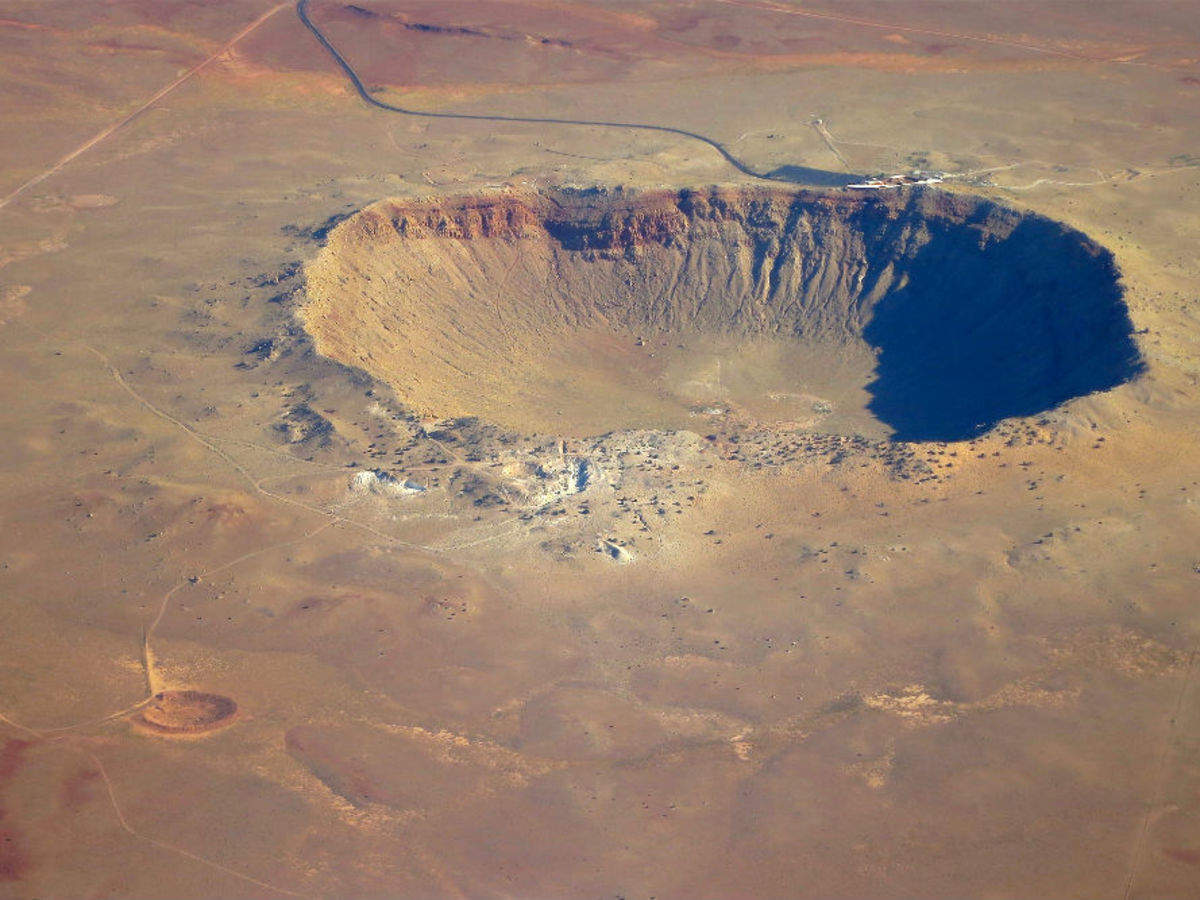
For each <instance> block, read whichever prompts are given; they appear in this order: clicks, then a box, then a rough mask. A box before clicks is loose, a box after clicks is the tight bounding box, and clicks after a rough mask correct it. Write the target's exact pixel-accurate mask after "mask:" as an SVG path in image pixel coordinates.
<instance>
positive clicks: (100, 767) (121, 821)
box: [82, 750, 311, 897]
mask: <svg viewBox="0 0 1200 900" xmlns="http://www.w3.org/2000/svg"><path fill="white" fill-rule="evenodd" d="M82 752H83V753H84V754H85V755H86V756H87V757H88V758H89V759H90V760H91V761H92V763H93V764H94V765H95V766H96V771H97V772H99V773H100V779H101V781H103V782H104V789H105V791H106V792H107V794H108V802H109V805H110V806H111V807H112V810H113V815H115V816H116V819H117V824H118V825H120V826H121V830H122V831H124V832H126V833H127V834H129V835H131V836H132V837H135V838H138V839H139V840H142V841H145V842H146V843H148V844H150V845H151V846H154V847H157V848H158V849H159V850H167V851H169V852H171V853H175V854H178V855H179V856H183V857H186V858H187V859H190V860H192V861H194V862H198V863H200V864H202V865H205V866H208V867H209V868H211V869H215V870H217V871H218V872H224V873H225V874H226V875H230V876H232V877H234V878H237V879H239V880H240V881H244V882H246V883H247V884H251V885H253V886H254V887H257V888H263V889H265V890H268V891H271V892H272V893H275V894H284V895H286V896H288V897H308V896H311V895H310V894H302V893H300V892H298V891H292V890H288V889H287V888H281V887H279V886H277V885H274V884H270V883H269V882H266V881H261V880H259V879H257V878H255V877H253V876H252V875H246V874H244V873H242V872H239V871H237V870H236V869H231V868H229V866H225V865H222V864H221V863H219V862H214V861H213V860H211V859H207V858H205V857H203V856H201V855H200V854H198V853H193V852H192V851H191V850H188V849H186V848H184V847H177V846H176V845H175V844H168V843H167V842H166V841H160V840H159V839H158V838H156V837H152V836H150V835H148V834H145V833H143V832H141V831H139V830H138V829H136V828H134V827H133V826H132V825H130V824H129V820H128V819H127V818H125V812H124V811H123V810H122V809H121V804H120V803H118V802H117V792H116V789H115V788H114V787H113V782H112V778H111V777H109V774H108V770H107V769H106V768H105V767H104V763H102V762H101V761H100V757H98V756H96V754H95V753H92V752H91V751H90V750H84V751H82Z"/></svg>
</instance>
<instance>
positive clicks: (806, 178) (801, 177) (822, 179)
mask: <svg viewBox="0 0 1200 900" xmlns="http://www.w3.org/2000/svg"><path fill="white" fill-rule="evenodd" d="M309 2H310V0H299V2H298V3H297V4H296V15H298V16H299V17H300V21H301V22H303V23H304V27H305V28H307V29H308V30H309V31H311V32H312V33H313V36H314V37H316V39H317V40H318V41H320V42H321V46H322V47H324V48H325V50H326V51H327V52H328V53H329V55H330V56H331V57H333V61H334V62H336V63H337V64H338V66H339V68H341V70H342V71H343V72H344V73H345V74H346V77H347V78H349V79H350V83H351V84H352V85H354V90H355V91H357V92H358V96H359V97H361V98H362V99H363V100H364V101H366V102H367V103H369V104H370V105H371V106H375V107H378V108H379V109H385V110H387V111H388V112H395V113H401V114H402V115H406V116H420V117H422V118H426V119H465V120H468V121H473V122H518V123H525V124H530V125H583V126H588V127H592V128H629V129H634V130H637V131H657V132H660V133H662V134H674V135H679V136H680V137H685V138H690V139H691V140H694V141H700V142H701V143H702V144H707V145H708V146H709V147H711V148H712V149H714V150H716V151H717V152H718V153H720V154H721V156H722V157H724V159H725V161H726V162H727V163H729V164H730V165H731V166H733V167H734V168H735V169H737V170H738V171H739V172H741V173H742V174H743V175H749V176H750V177H751V178H759V179H762V180H763V181H783V182H790V183H808V184H814V185H824V186H828V185H831V184H846V183H849V182H851V181H854V180H856V179H857V177H858V176H852V177H846V176H843V175H841V174H840V173H834V172H825V171H823V170H820V169H809V168H805V167H801V166H782V167H780V168H779V169H776V170H774V171H771V172H759V171H756V170H755V169H752V168H750V166H748V165H746V164H745V163H744V162H742V161H741V160H740V159H738V158H737V157H736V156H734V155H733V154H732V153H730V152H729V151H728V150H726V149H725V147H724V146H723V145H722V144H721V143H719V142H718V141H715V140H713V139H712V138H710V137H706V136H704V135H702V134H697V133H696V132H694V131H687V130H686V129H683V128H673V127H671V126H669V125H648V124H645V123H643V122H600V121H592V120H589V119H557V118H550V117H540V116H503V115H482V114H473V113H449V112H425V111H423V110H417V109H406V108H405V107H402V106H395V105H394V104H391V103H384V102H383V101H382V100H379V99H377V98H376V97H373V96H372V95H371V93H370V91H368V90H367V88H366V85H364V84H363V82H362V79H361V78H359V77H358V73H357V72H356V71H354V67H353V66H352V65H350V63H349V61H348V60H347V59H346V57H344V56H343V55H342V54H341V51H339V50H338V49H337V47H335V46H334V45H333V42H332V41H330V40H329V38H328V37H327V36H326V35H325V33H324V32H323V31H321V29H320V28H318V27H317V26H316V25H315V24H314V23H313V20H312V19H310V18H309V16H308V4H309Z"/></svg>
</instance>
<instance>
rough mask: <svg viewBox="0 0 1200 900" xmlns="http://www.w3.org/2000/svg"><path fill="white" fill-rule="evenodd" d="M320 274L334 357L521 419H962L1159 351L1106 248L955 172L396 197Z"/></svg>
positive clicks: (427, 408) (900, 427)
mask: <svg viewBox="0 0 1200 900" xmlns="http://www.w3.org/2000/svg"><path fill="white" fill-rule="evenodd" d="M306 279H307V290H306V297H305V301H304V303H303V305H302V306H301V308H300V311H299V315H300V317H301V319H302V321H303V323H304V325H305V327H306V328H307V329H308V331H309V332H310V333H311V334H312V336H313V338H314V340H315V343H316V346H317V349H318V350H319V352H321V353H323V354H325V355H327V356H329V357H332V358H333V359H336V360H338V361H339V362H342V363H346V364H349V365H353V366H357V367H360V368H362V369H365V370H366V371H367V372H369V373H371V374H372V375H374V376H376V377H378V378H380V379H382V380H384V381H386V382H388V383H390V384H391V385H392V386H393V387H394V388H395V390H396V392H397V393H398V395H399V396H400V397H401V398H402V399H403V400H404V401H405V402H407V403H408V404H410V405H411V406H412V407H413V408H414V409H415V410H416V411H417V412H419V413H421V414H425V415H431V416H437V417H454V416H467V415H477V416H481V417H483V418H485V419H489V420H491V421H494V422H497V423H499V424H501V425H504V426H506V427H509V428H513V429H515V430H519V431H524V432H530V431H535V432H549V433H551V434H560V435H564V436H587V435H593V434H598V433H602V432H608V431H614V430H623V429H634V428H652V429H672V428H686V429H691V430H698V429H700V428H703V427H704V425H703V419H704V418H706V417H713V416H720V417H728V418H730V419H731V420H733V421H735V422H736V421H745V422H753V423H756V424H759V425H764V424H778V425H780V426H781V427H788V428H812V429H816V430H823V431H854V432H858V433H862V434H867V435H872V436H876V437H883V436H891V437H893V438H895V439H899V440H912V441H923V440H961V439H966V438H970V437H973V436H975V435H977V434H979V433H981V432H983V431H986V430H987V429H989V428H991V427H992V426H994V425H995V424H996V423H997V422H999V421H1000V420H1001V419H1004V418H1007V417H1011V416H1025V415H1033V414H1037V413H1040V412H1043V411H1045V410H1048V409H1050V408H1053V407H1055V406H1057V405H1059V404H1061V403H1063V402H1065V401H1067V400H1070V399H1072V398H1075V397H1079V396H1083V395H1086V394H1089V393H1092V392H1095V391H1101V390H1106V389H1109V388H1112V387H1114V386H1116V385H1119V384H1121V383H1123V382H1125V381H1127V380H1129V379H1130V378H1132V377H1134V376H1135V375H1136V374H1137V373H1138V372H1139V371H1140V370H1141V368H1142V362H1141V359H1140V356H1139V354H1138V351H1137V348H1136V346H1135V344H1134V342H1133V338H1132V327H1131V324H1130V320H1129V315H1128V312H1127V310H1126V307H1125V304H1124V302H1123V298H1122V290H1121V287H1120V283H1119V273H1118V271H1117V269H1116V267H1115V265H1114V263H1113V260H1112V257H1111V254H1109V253H1108V251H1106V250H1105V249H1104V248H1102V247H1101V246H1100V245H1098V244H1097V243H1096V242H1094V241H1093V240H1091V239H1090V238H1088V237H1087V236H1086V235H1084V234H1082V233H1081V232H1079V231H1076V230H1074V229H1071V228H1069V227H1067V226H1065V225H1063V224H1061V223H1059V222H1055V221H1052V220H1050V219H1047V218H1045V217H1042V216H1038V215H1034V214H1030V213H1023V212H1019V211H1017V210H1013V209H1010V208H1007V207H1005V206H1002V205H1000V204H997V203H994V202H992V201H989V200H985V199H981V198H975V197H967V196H959V195H954V194H950V193H947V192H943V191H928V190H905V191H903V192H901V191H897V192H889V193H887V194H882V193H875V194H870V195H862V194H851V193H848V192H845V191H822V190H802V191H788V190H781V189H759V188H754V189H718V188H713V189H707V190H695V191H692V190H689V191H680V192H657V193H647V194H636V195H631V194H627V193H625V192H622V191H619V190H618V191H606V190H600V189H593V190H588V191H558V192H553V193H546V194H498V195H490V196H482V197H458V198H451V199H446V200H440V201H400V200H386V201H382V202H379V203H376V204H374V205H372V206H370V207H368V208H366V209H364V210H362V211H361V212H359V213H357V214H355V215H354V216H352V217H350V218H349V219H347V220H346V221H345V222H343V223H341V224H340V225H338V226H337V228H335V229H334V230H333V231H332V232H331V233H330V234H329V236H328V241H327V243H326V245H325V247H324V248H323V250H322V251H321V253H320V254H319V256H318V257H317V258H316V259H315V260H314V261H313V262H312V263H310V264H309V265H308V267H307V268H306ZM698 419H699V420H700V421H699V422H698V421H697V420H698Z"/></svg>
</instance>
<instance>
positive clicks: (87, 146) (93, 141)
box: [0, 3, 288, 209]
mask: <svg viewBox="0 0 1200 900" xmlns="http://www.w3.org/2000/svg"><path fill="white" fill-rule="evenodd" d="M286 6H288V4H287V3H280V4H277V5H276V6H272V7H271V8H270V9H268V10H267V11H266V12H265V13H263V14H262V15H261V16H259V17H258V18H257V19H255V20H254V21H253V22H251V23H250V24H249V25H247V26H246V27H245V28H243V29H242V30H241V31H239V32H238V33H237V34H235V35H234V36H233V37H232V38H230V39H229V40H228V41H226V42H225V43H224V44H222V45H221V47H220V48H219V49H218V50H217V52H216V53H214V54H212V55H211V56H209V57H208V58H206V59H204V60H202V61H201V62H200V63H198V64H197V65H195V66H193V67H192V68H190V69H188V70H187V71H186V72H184V73H183V74H182V75H180V76H179V77H178V78H176V79H175V80H174V81H172V82H171V83H170V84H168V85H167V86H166V87H164V88H162V89H160V90H159V91H158V92H157V93H156V94H155V95H154V96H153V97H151V98H150V99H149V100H147V101H146V102H145V103H143V104H142V105H141V106H139V107H138V108H137V109H135V110H134V111H133V112H131V113H129V114H128V115H126V116H124V117H123V118H121V119H118V120H117V121H116V122H114V123H113V124H111V125H109V126H108V127H107V128H105V129H104V130H103V131H101V132H100V133H99V134H97V135H95V136H94V137H92V138H90V139H88V140H86V141H84V142H83V143H82V144H80V145H79V146H78V147H76V148H75V149H74V150H72V151H71V152H70V153H68V154H67V155H66V156H64V157H63V158H62V159H60V160H59V161H58V162H56V163H55V164H54V165H52V166H51V167H50V168H48V169H46V170H45V171H44V172H41V173H39V174H37V175H35V176H34V177H33V178H30V179H29V180H28V181H26V182H25V183H24V184H22V185H19V186H18V187H17V188H16V190H14V191H12V192H11V193H10V194H8V196H6V197H4V198H3V199H2V200H0V209H3V208H4V207H5V206H8V204H9V203H11V202H12V201H13V200H15V199H16V198H17V197H19V196H20V195H21V194H23V193H24V192H25V191H27V190H29V188H31V187H33V186H34V185H36V184H41V183H42V182H43V181H45V180H46V179H47V178H49V177H50V176H51V175H53V174H54V173H55V172H58V171H59V170H60V169H62V168H63V166H65V165H67V164H68V163H69V162H71V160H73V159H75V158H76V157H79V156H82V155H83V154H84V153H86V152H87V151H88V150H91V149H92V148H93V147H95V146H96V145H97V144H99V143H100V142H101V141H103V140H104V139H105V138H107V137H109V136H110V135H112V134H113V132H115V131H118V130H119V129H121V128H123V127H124V126H126V125H128V124H129V123H130V122H132V121H133V120H134V119H136V118H137V117H138V116H140V115H141V114H142V113H144V112H145V111H146V110H148V109H149V108H150V107H152V106H153V105H154V104H155V103H157V102H158V101H159V100H161V99H162V98H163V97H165V96H167V94H169V93H171V91H173V90H175V88H177V87H179V86H180V85H181V84H183V83H184V82H185V81H187V80H188V79H190V78H191V77H192V76H193V75H195V74H196V73H197V72H199V71H200V70H201V69H203V68H205V67H206V66H208V65H209V64H210V63H212V62H214V61H216V60H218V59H220V58H221V57H222V56H224V55H225V54H226V53H228V52H229V51H230V49H232V48H233V46H234V44H236V43H237V42H238V41H240V40H241V39H242V38H244V37H245V36H246V35H248V34H250V32H252V31H254V30H255V29H256V28H258V27H259V26H260V25H262V23H263V22H265V21H267V19H269V18H271V16H273V15H275V13H277V12H279V11H280V10H281V9H283V8H284V7H286Z"/></svg>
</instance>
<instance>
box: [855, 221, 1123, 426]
mask: <svg viewBox="0 0 1200 900" xmlns="http://www.w3.org/2000/svg"><path fill="white" fill-rule="evenodd" d="M902 269H903V271H904V272H905V274H906V275H907V282H906V283H905V284H904V285H903V286H901V287H899V288H897V289H894V290H892V291H891V292H889V293H888V294H887V295H885V296H884V297H882V298H881V299H880V300H879V303H878V304H877V305H876V307H875V309H874V314H873V316H872V318H871V320H870V321H869V322H868V324H867V326H866V328H865V329H864V331H863V337H864V338H865V339H866V340H867V342H868V343H870V344H871V345H873V346H874V347H875V348H877V350H878V352H879V356H878V364H877V367H876V371H875V379H874V381H872V382H871V383H870V384H869V385H868V386H867V389H868V391H869V392H870V393H871V395H872V400H871V402H870V404H869V407H868V408H869V409H870V410H871V412H872V413H873V414H874V415H875V416H876V417H878V418H879V419H880V420H882V421H883V422H885V423H886V424H888V425H889V426H891V427H892V428H894V429H895V434H894V436H893V439H894V440H901V441H930V440H937V441H955V440H965V439H968V438H971V437H974V436H976V435H977V434H980V433H982V432H984V431H986V430H988V429H989V428H991V427H992V426H994V425H995V424H996V423H998V422H999V421H1000V420H1001V419H1004V418H1007V417H1009V416H1028V415H1035V414H1037V413H1040V412H1043V411H1045V410H1048V409H1051V408H1053V407H1055V406H1057V405H1058V404H1060V403H1063V402H1065V401H1067V400H1070V399H1072V398H1075V397H1080V396H1083V395H1086V394H1090V393H1092V392H1095V391H1102V390H1107V389H1109V388H1113V387H1116V386H1117V385H1119V384H1123V383H1124V382H1126V381H1129V380H1130V379H1131V378H1133V377H1134V376H1136V375H1137V374H1139V373H1140V372H1141V371H1142V370H1143V368H1144V364H1143V362H1142V360H1141V357H1140V355H1139V353H1138V349H1137V346H1136V344H1135V343H1134V341H1133V338H1132V330H1133V328H1132V324H1131V322H1130V319H1129V314H1128V312H1127V310H1126V307H1125V304H1124V302H1123V300H1122V290H1121V287H1120V282H1119V272H1118V271H1117V268H1116V265H1115V264H1114V262H1113V259H1112V255H1111V254H1110V253H1109V252H1108V251H1107V250H1105V249H1104V248H1102V247H1100V246H1099V245H1098V244H1096V243H1095V242H1094V241H1092V240H1091V239H1089V238H1088V237H1087V236H1086V235H1084V234H1082V233H1080V232H1077V231H1074V230H1072V229H1069V228H1067V227H1066V226H1063V225H1060V224H1059V223H1056V222H1054V221H1052V220H1050V219H1046V218H1043V217H1040V216H1032V215H1029V216H1025V217H1023V218H1022V219H1021V221H1020V223H1019V224H1018V225H1017V227H1016V228H1014V229H1013V230H1012V232H1011V233H1010V234H1009V235H1008V236H1007V237H998V236H990V237H987V238H984V239H983V242H982V246H981V237H980V233H979V232H978V231H977V230H975V229H973V228H970V227H958V228H949V229H939V232H938V233H937V234H936V236H935V237H934V238H933V239H932V240H931V241H929V242H928V243H926V244H925V245H924V246H923V247H921V248H920V249H919V250H917V251H916V252H915V253H914V254H913V255H912V257H911V258H910V259H909V260H907V261H905V262H904V263H903V264H902Z"/></svg>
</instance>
